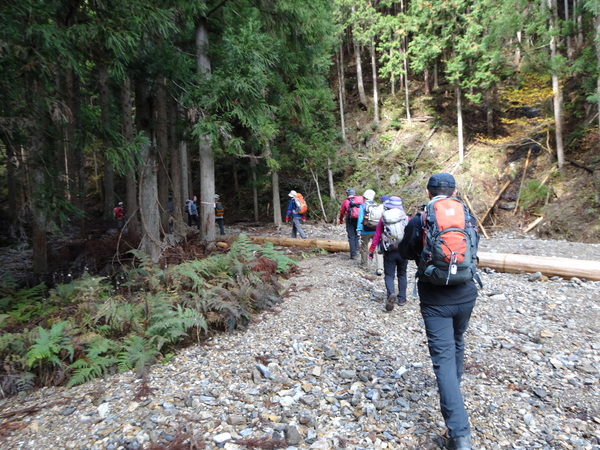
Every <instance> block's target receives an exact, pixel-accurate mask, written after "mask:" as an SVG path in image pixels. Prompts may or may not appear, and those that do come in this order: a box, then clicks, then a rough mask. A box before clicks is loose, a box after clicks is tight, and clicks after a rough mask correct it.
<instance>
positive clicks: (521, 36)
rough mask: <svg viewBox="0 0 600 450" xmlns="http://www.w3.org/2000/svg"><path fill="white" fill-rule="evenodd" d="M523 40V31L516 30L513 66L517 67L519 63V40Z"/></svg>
mask: <svg viewBox="0 0 600 450" xmlns="http://www.w3.org/2000/svg"><path fill="white" fill-rule="evenodd" d="M522 40H523V32H522V31H521V30H519V31H517V45H516V46H515V66H516V67H517V68H518V67H520V65H521V42H522Z"/></svg>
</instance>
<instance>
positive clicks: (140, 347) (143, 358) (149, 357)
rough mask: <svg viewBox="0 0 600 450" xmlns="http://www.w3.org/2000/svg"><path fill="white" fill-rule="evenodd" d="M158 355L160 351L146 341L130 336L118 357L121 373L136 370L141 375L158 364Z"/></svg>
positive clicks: (139, 337)
mask: <svg viewBox="0 0 600 450" xmlns="http://www.w3.org/2000/svg"><path fill="white" fill-rule="evenodd" d="M158 355H159V352H158V350H156V349H155V348H153V347H152V345H151V343H150V342H148V341H147V340H146V339H144V338H143V337H141V336H135V335H130V336H128V337H127V338H125V341H124V343H123V350H122V351H121V352H120V353H119V355H118V356H117V358H118V366H119V371H120V372H125V371H127V370H132V369H135V371H136V373H137V374H138V375H141V374H142V373H144V371H145V370H146V368H147V367H148V366H150V365H152V364H154V363H155V362H156V360H157V357H158Z"/></svg>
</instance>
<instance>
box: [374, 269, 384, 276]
mask: <svg viewBox="0 0 600 450" xmlns="http://www.w3.org/2000/svg"><path fill="white" fill-rule="evenodd" d="M375 274H376V275H377V276H379V277H380V276H381V275H383V270H381V269H377V271H376V272H375Z"/></svg>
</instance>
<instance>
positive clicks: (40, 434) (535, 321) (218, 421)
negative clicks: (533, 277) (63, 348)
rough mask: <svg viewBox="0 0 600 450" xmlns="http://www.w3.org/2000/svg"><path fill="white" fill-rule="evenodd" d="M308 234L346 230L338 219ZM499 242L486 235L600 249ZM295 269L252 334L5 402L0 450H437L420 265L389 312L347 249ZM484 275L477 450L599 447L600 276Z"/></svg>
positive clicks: (475, 368)
mask: <svg viewBox="0 0 600 450" xmlns="http://www.w3.org/2000/svg"><path fill="white" fill-rule="evenodd" d="M306 228H307V231H308V232H309V233H312V234H313V236H312V237H323V236H328V238H336V239H337V238H340V237H341V238H343V232H342V228H341V227H337V228H331V229H329V230H326V231H323V229H322V228H319V229H317V228H316V227H315V228H314V229H313V228H311V227H310V226H307V227H306ZM288 231H289V230H288ZM283 233H287V231H286V230H284V231H283ZM321 235H322V236H321ZM497 242H498V245H497V246H496V245H495V244H494V240H493V239H492V240H489V241H488V242H486V243H485V244H484V243H482V244H483V246H484V247H485V251H499V252H507V251H509V250H508V249H509V248H511V247H512V248H515V249H517V250H519V251H513V252H514V253H524V251H523V250H529V251H532V252H535V253H532V254H538V255H543V254H542V253H540V252H539V251H540V250H541V249H542V248H543V249H546V250H545V251H548V252H550V250H547V249H550V248H554V249H559V248H561V249H563V250H560V251H559V250H555V253H561V252H564V253H562V254H556V255H555V256H563V257H564V256H566V257H569V256H568V254H565V253H568V251H571V252H573V251H577V252H578V256H581V255H585V256H586V257H582V258H580V259H597V255H599V254H600V252H598V250H599V248H598V247H594V246H591V247H589V246H586V247H585V249H583V248H582V249H580V248H579V246H577V245H575V246H574V245H571V244H570V243H560V244H556V243H555V242H552V241H537V242H536V240H531V239H526V240H523V239H511V238H510V237H505V238H501V239H499V240H498V241H497ZM536 245H537V246H538V248H535V247H536ZM528 246H529V247H528ZM285 251H291V250H290V249H286V250H285ZM586 252H591V253H589V254H586ZM594 252H597V253H594ZM594 254H595V255H596V258H592V257H588V256H592V255H594ZM547 255H549V254H547ZM549 256H550V255H549ZM572 256H575V255H572ZM299 268H300V271H299V276H297V277H295V278H293V279H290V280H288V283H289V286H288V290H287V292H286V294H285V299H284V301H283V303H281V304H280V305H279V306H278V307H277V308H276V309H275V310H273V311H268V312H265V313H263V314H261V315H260V316H257V317H256V318H255V319H254V320H253V321H252V324H251V326H250V327H249V329H248V330H247V331H245V332H239V333H235V334H230V335H221V336H218V337H215V338H213V339H211V340H209V341H207V342H205V343H203V344H202V345H198V346H195V347H192V348H188V349H185V350H183V351H181V352H179V353H178V354H177V355H176V357H175V358H174V360H173V361H172V362H170V363H169V364H165V365H157V366H154V367H152V369H151V371H150V373H149V374H148V375H147V377H146V378H145V379H143V380H140V379H137V378H136V377H135V376H134V374H132V373H124V374H120V375H115V376H112V377H108V378H107V379H105V380H96V381H93V382H91V383H88V384H86V385H83V386H78V387H74V388H70V389H66V388H52V389H50V388H48V389H42V390H40V391H37V392H33V393H31V394H29V395H27V396H23V397H14V398H8V399H4V400H2V401H0V411H1V412H0V433H1V434H0V447H2V448H3V449H38V448H45V449H51V448H55V449H63V448H74V449H118V448H122V449H137V448H169V445H171V446H172V448H175V445H176V444H178V445H181V444H182V443H185V446H186V447H185V448H207V449H216V448H224V449H231V450H233V449H245V448H288V449H295V448H312V449H334V448H347V449H436V448H440V447H441V445H442V442H443V439H442V438H441V436H442V434H443V433H444V431H445V428H444V424H443V419H442V417H441V414H440V412H439V408H438V397H437V392H436V384H435V379H434V376H433V371H432V369H431V363H430V360H429V356H428V354H427V345H426V338H425V334H424V329H423V326H422V323H421V317H420V314H419V308H418V301H417V300H416V299H415V298H413V297H412V286H413V283H412V281H413V277H412V274H413V273H414V265H413V264H412V263H411V264H410V265H409V273H410V274H411V275H410V276H409V288H408V294H409V295H408V298H409V301H408V302H407V304H406V306H404V307H396V308H395V309H394V311H392V312H390V313H388V312H385V309H384V303H383V299H384V296H385V295H384V289H385V288H384V286H383V279H382V278H381V277H377V276H375V275H374V274H373V268H368V269H364V268H361V267H360V265H359V263H358V262H357V261H355V260H350V259H349V257H348V255H347V254H320V255H317V256H311V257H309V258H306V259H301V260H300V261H299ZM482 278H483V282H484V285H485V286H484V288H483V289H482V290H480V296H479V299H478V303H477V306H476V308H475V311H474V314H473V317H472V320H471V324H470V327H469V331H468V332H467V335H466V342H467V344H466V361H465V364H466V373H465V376H464V378H463V394H464V397H465V402H466V406H467V410H468V412H469V415H470V420H471V425H472V432H473V444H474V448H478V449H508V448H510V449H536V448H540V449H600V383H599V381H600V375H599V368H600V339H599V334H598V323H600V312H599V309H600V282H590V281H584V280H576V279H574V280H563V279H559V278H555V279H551V280H547V279H545V278H541V279H540V280H538V281H530V278H529V276H528V274H524V275H514V274H502V273H497V272H493V271H486V270H482ZM194 446H195V447H194Z"/></svg>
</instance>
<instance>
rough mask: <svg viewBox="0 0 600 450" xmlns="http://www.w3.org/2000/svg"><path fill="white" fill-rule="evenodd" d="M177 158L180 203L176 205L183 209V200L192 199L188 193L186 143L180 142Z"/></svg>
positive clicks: (188, 172) (188, 178) (188, 179)
mask: <svg viewBox="0 0 600 450" xmlns="http://www.w3.org/2000/svg"><path fill="white" fill-rule="evenodd" d="M179 157H180V158H181V199H182V202H181V203H180V204H179V205H177V206H178V208H180V209H181V208H183V205H184V203H185V200H187V199H188V198H192V192H191V191H190V168H189V155H188V149H187V142H186V141H184V140H182V141H180V142H179Z"/></svg>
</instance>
